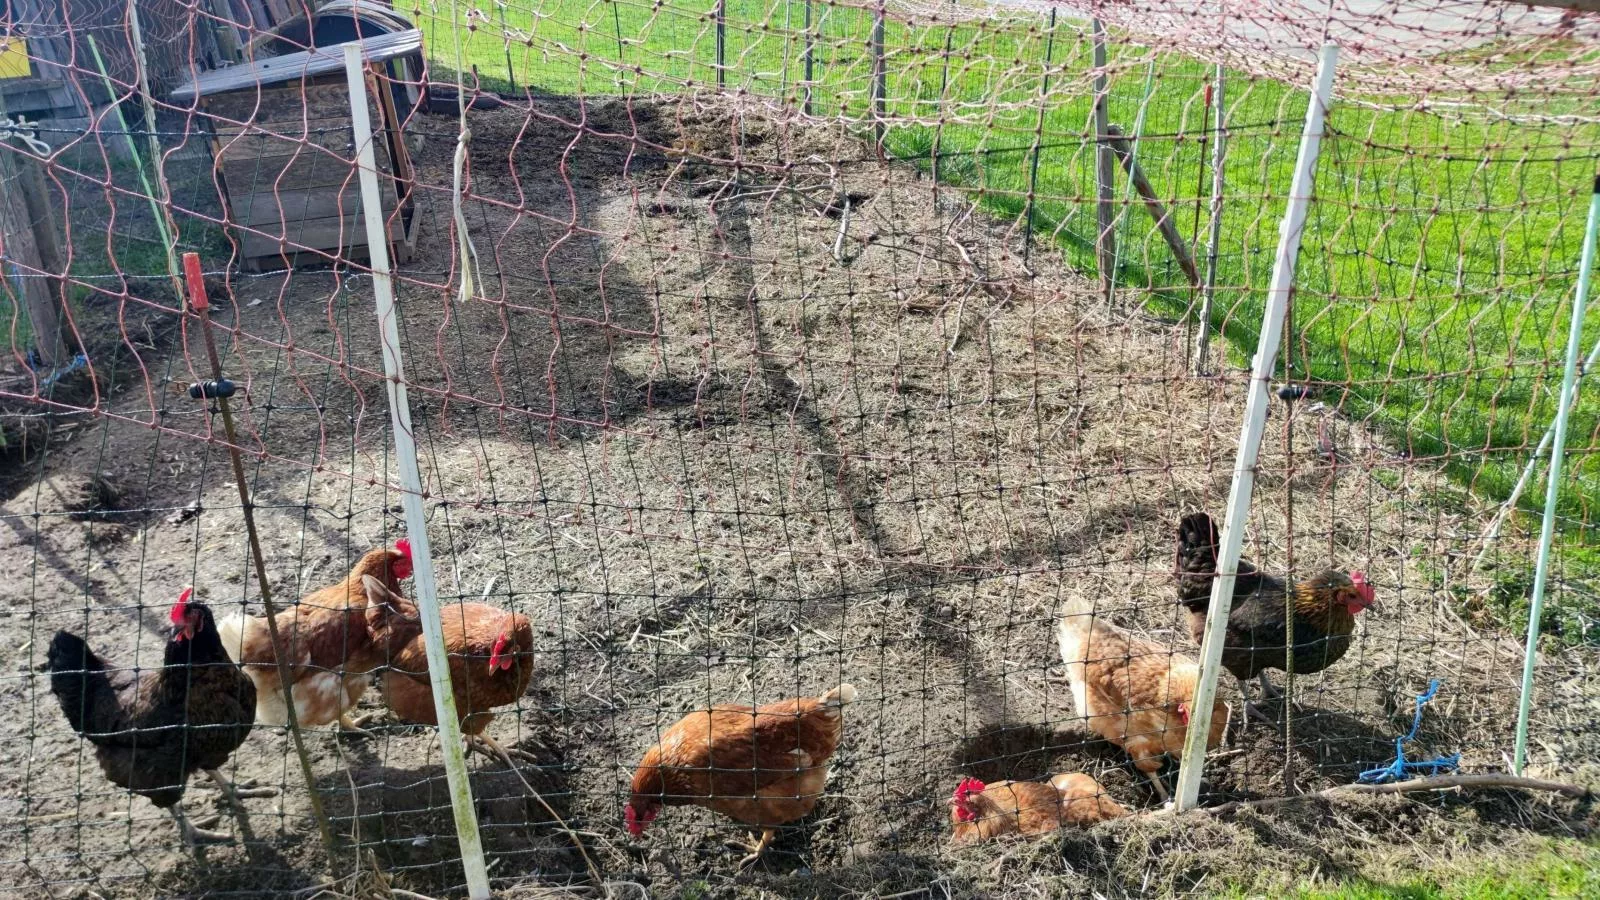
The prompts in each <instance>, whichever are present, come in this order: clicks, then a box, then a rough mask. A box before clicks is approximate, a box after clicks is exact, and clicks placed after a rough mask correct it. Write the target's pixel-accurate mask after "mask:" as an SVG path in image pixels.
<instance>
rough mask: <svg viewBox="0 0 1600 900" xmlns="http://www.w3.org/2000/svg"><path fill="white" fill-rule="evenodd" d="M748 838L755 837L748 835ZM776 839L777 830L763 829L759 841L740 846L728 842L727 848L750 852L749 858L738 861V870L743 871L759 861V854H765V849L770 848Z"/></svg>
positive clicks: (734, 842) (733, 842) (736, 843)
mask: <svg viewBox="0 0 1600 900" xmlns="http://www.w3.org/2000/svg"><path fill="white" fill-rule="evenodd" d="M750 837H751V838H752V839H754V838H755V835H754V834H753V833H752V834H751V835H750ZM777 839H778V829H776V828H764V829H762V831H761V838H760V839H759V840H755V841H754V843H750V844H741V843H738V842H736V841H730V842H729V846H732V847H737V848H739V849H741V850H749V851H750V855H749V856H746V857H745V858H744V859H741V860H739V868H741V869H743V868H746V867H748V866H750V865H752V864H754V863H755V861H756V860H758V859H760V858H761V854H763V853H766V852H767V848H768V847H771V846H772V843H773V841H776V840H777Z"/></svg>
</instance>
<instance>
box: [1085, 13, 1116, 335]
mask: <svg viewBox="0 0 1600 900" xmlns="http://www.w3.org/2000/svg"><path fill="white" fill-rule="evenodd" d="M1090 24H1091V28H1092V29H1093V33H1094V141H1095V144H1094V146H1095V166H1094V171H1095V179H1094V180H1095V186H1096V190H1095V198H1096V199H1095V227H1096V228H1097V229H1098V230H1097V232H1096V234H1095V239H1094V246H1095V258H1096V259H1097V260H1098V264H1099V267H1100V289H1101V291H1102V292H1103V293H1104V294H1105V298H1106V303H1107V304H1109V303H1110V302H1111V294H1112V291H1113V290H1114V289H1115V285H1116V278H1117V276H1116V271H1115V269H1116V265H1117V248H1116V238H1115V237H1114V236H1113V235H1112V228H1113V227H1114V226H1115V217H1114V215H1113V212H1112V206H1111V204H1112V197H1113V196H1114V191H1113V188H1112V183H1111V180H1112V178H1114V177H1115V173H1116V169H1117V161H1116V157H1115V155H1114V154H1113V153H1112V152H1111V144H1110V142H1109V141H1108V140H1107V139H1106V134H1107V133H1108V132H1109V131H1110V125H1111V110H1110V108H1109V98H1108V96H1107V91H1108V85H1107V81H1108V79H1107V77H1106V27H1105V26H1104V25H1102V24H1100V20H1099V19H1092V20H1090Z"/></svg>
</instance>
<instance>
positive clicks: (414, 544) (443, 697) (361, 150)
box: [344, 43, 489, 900]
mask: <svg viewBox="0 0 1600 900" xmlns="http://www.w3.org/2000/svg"><path fill="white" fill-rule="evenodd" d="M344 71H345V78H346V80H347V81H348V82H349V85H350V118H351V124H352V126H353V129H354V132H355V135H354V137H355V142H356V161H357V163H358V164H359V166H360V177H361V206H362V212H363V213H364V214H365V218H366V226H367V250H368V251H369V252H370V253H371V255H372V292H373V294H375V295H376V297H377V304H378V332H379V337H380V339H381V340H382V342H383V371H384V375H385V376H387V378H388V388H389V415H390V420H391V424H392V425H393V427H394V444H395V457H396V459H397V460H398V463H399V468H400V485H401V487H402V491H401V494H400V503H401V506H403V507H404V509H405V516H406V537H407V538H409V539H410V541H411V555H412V560H413V563H414V565H413V571H412V584H413V597H412V600H413V601H414V602H415V603H416V605H417V610H418V611H419V612H420V613H421V614H422V639H423V646H424V647H425V648H426V649H427V651H428V676H429V680H430V681H431V682H432V684H433V702H434V710H435V712H436V713H437V714H438V717H439V745H440V750H441V751H442V753H443V757H444V772H445V779H446V782H447V783H448V785H449V788H450V806H451V808H452V810H453V811H454V813H455V820H456V839H457V840H458V841H459V843H460V847H461V865H462V868H464V869H465V870H466V876H467V895H468V896H469V897H471V898H472V900H488V897H489V870H488V866H487V864H486V863H485V861H484V858H483V842H482V840H481V838H480V837H479V835H478V817H477V813H476V812H475V811H474V810H473V807H472V786H471V784H470V783H469V782H468V780H467V759H466V752H465V748H464V747H463V745H462V740H461V726H460V720H459V719H457V718H456V699H455V692H454V691H453V690H452V689H451V687H450V657H449V653H448V651H447V650H446V649H445V646H444V630H443V627H442V625H441V621H440V611H439V594H438V586H437V585H436V584H435V582H434V575H433V557H432V555H431V551H430V548H429V545H428V528H427V521H426V519H425V518H424V517H423V510H422V474H421V472H420V471H419V470H418V468H417V445H416V438H415V435H414V434H413V432H412V430H411V405H410V401H409V400H408V399H407V397H406V381H405V366H404V362H403V360H402V359H401V356H400V327H399V323H398V321H397V319H396V316H395V309H394V280H393V277H392V275H391V274H390V270H389V235H388V231H387V229H386V228H385V226H384V221H383V197H382V194H380V193H379V191H378V169H377V165H376V163H375V161H374V157H373V152H372V118H371V116H370V115H369V114H368V112H367V102H368V100H367V82H366V74H365V71H364V68H363V65H362V57H361V47H360V44H359V43H351V44H346V45H345V48H344Z"/></svg>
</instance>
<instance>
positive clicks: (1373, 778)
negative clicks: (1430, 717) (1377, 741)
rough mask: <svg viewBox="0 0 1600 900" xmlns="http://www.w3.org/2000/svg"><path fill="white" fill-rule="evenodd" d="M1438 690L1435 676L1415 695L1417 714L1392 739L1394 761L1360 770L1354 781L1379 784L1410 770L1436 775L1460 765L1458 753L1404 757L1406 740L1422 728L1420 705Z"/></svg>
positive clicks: (1397, 779)
mask: <svg viewBox="0 0 1600 900" xmlns="http://www.w3.org/2000/svg"><path fill="white" fill-rule="evenodd" d="M1438 692H1439V679H1437V678H1435V679H1433V680H1432V681H1430V682H1428V689H1427V690H1426V691H1424V692H1423V693H1420V694H1418V695H1417V714H1416V716H1415V717H1413V718H1412V720H1411V730H1410V731H1408V732H1406V733H1405V734H1404V735H1402V736H1400V737H1397V738H1395V740H1394V762H1392V763H1389V764H1388V765H1387V766H1382V767H1380V768H1376V769H1368V770H1367V771H1365V772H1362V773H1361V775H1360V777H1358V778H1357V779H1356V781H1358V782H1360V783H1362V784H1381V783H1383V782H1385V781H1399V780H1400V779H1401V778H1404V777H1405V776H1406V775H1407V774H1408V773H1411V772H1420V773H1425V774H1428V775H1437V774H1439V773H1440V772H1454V771H1455V770H1456V769H1457V768H1459V767H1460V766H1461V754H1459V753H1452V754H1450V755H1449V756H1441V757H1438V758H1437V759H1425V760H1418V761H1416V762H1413V761H1411V760H1408V759H1406V742H1407V741H1410V740H1412V739H1413V738H1415V737H1416V736H1417V731H1418V730H1419V729H1421V728H1422V707H1423V705H1424V704H1426V703H1427V702H1428V701H1429V700H1432V699H1433V695H1434V694H1437V693H1438Z"/></svg>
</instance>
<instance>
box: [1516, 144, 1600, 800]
mask: <svg viewBox="0 0 1600 900" xmlns="http://www.w3.org/2000/svg"><path fill="white" fill-rule="evenodd" d="M1596 231H1600V174H1596V175H1595V176H1594V191H1593V193H1591V194H1590V195H1589V224H1588V226H1587V228H1585V230H1584V235H1583V256H1582V258H1581V259H1580V261H1579V263H1578V287H1577V292H1576V294H1575V295H1574V296H1573V298H1572V323H1571V325H1570V326H1569V327H1568V330H1567V366H1566V369H1565V371H1564V372H1563V374H1562V376H1561V396H1560V398H1559V402H1558V403H1557V405H1556V424H1555V427H1554V429H1553V431H1554V432H1555V437H1554V439H1553V441H1552V443H1551V445H1550V471H1549V474H1548V475H1546V478H1547V479H1548V483H1547V484H1546V485H1545V490H1544V524H1543V525H1542V526H1541V528H1540V531H1539V562H1538V566H1537V568H1535V569H1534V571H1533V599H1532V600H1531V601H1530V602H1529V605H1528V647H1527V649H1526V650H1525V651H1524V653H1523V657H1522V699H1521V700H1520V701H1518V704H1517V750H1516V754H1515V756H1514V758H1513V760H1512V764H1513V766H1515V768H1514V769H1513V770H1512V771H1513V772H1514V773H1515V774H1517V775H1521V774H1522V766H1523V763H1525V762H1526V761H1527V758H1528V714H1529V713H1530V712H1531V711H1532V709H1533V666H1534V663H1535V661H1536V659H1537V656H1536V651H1537V650H1538V649H1539V619H1540V617H1541V616H1542V614H1543V613H1544V586H1545V581H1546V579H1547V578H1548V577H1549V575H1550V543H1551V541H1553V540H1554V539H1555V531H1556V504H1557V503H1558V502H1559V501H1560V499H1561V463H1562V455H1563V454H1564V453H1565V452H1566V449H1567V415H1568V414H1569V413H1570V412H1572V407H1574V406H1576V405H1577V403H1578V352H1579V351H1580V350H1582V349H1583V318H1584V316H1583V312H1584V308H1585V307H1586V306H1587V305H1588V302H1589V279H1590V278H1592V277H1594V254H1595V246H1594V245H1595V232H1596Z"/></svg>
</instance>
